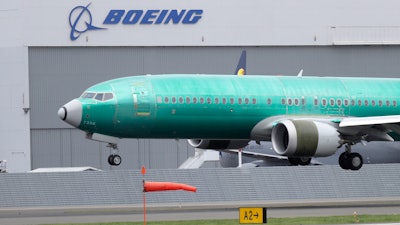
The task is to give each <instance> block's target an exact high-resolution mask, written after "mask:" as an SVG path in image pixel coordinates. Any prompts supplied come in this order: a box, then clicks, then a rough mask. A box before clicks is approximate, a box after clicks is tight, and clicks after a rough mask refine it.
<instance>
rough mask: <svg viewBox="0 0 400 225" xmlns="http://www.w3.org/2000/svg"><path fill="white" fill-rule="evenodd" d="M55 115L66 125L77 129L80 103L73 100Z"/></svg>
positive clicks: (79, 117)
mask: <svg viewBox="0 0 400 225" xmlns="http://www.w3.org/2000/svg"><path fill="white" fill-rule="evenodd" d="M57 114H58V117H60V119H62V120H64V121H65V122H66V123H68V124H70V125H72V126H74V127H79V125H80V124H81V120H82V103H81V102H80V101H78V100H76V99H74V100H72V101H70V102H68V103H67V104H65V105H64V106H63V107H61V108H60V109H59V110H58V112H57Z"/></svg>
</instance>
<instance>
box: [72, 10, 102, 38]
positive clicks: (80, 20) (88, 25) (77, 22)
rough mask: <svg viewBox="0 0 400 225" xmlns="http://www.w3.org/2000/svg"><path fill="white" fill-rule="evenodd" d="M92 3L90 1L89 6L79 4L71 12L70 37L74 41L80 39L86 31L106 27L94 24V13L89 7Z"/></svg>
mask: <svg viewBox="0 0 400 225" xmlns="http://www.w3.org/2000/svg"><path fill="white" fill-rule="evenodd" d="M90 4H92V3H89V4H88V5H87V6H77V7H75V8H73V9H72V10H71V12H70V13H69V25H70V26H71V33H70V35H69V38H70V39H71V40H72V41H75V40H76V39H78V38H79V36H81V34H83V33H85V32H86V31H90V30H102V29H106V28H102V27H96V26H93V25H92V14H91V13H90V11H89V9H88V7H89V6H90Z"/></svg>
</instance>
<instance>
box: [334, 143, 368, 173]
mask: <svg viewBox="0 0 400 225" xmlns="http://www.w3.org/2000/svg"><path fill="white" fill-rule="evenodd" d="M345 148H346V151H345V152H343V153H342V154H341V155H340V156H339V165H340V167H341V168H342V169H344V170H359V169H360V168H361V167H362V165H363V158H362V156H361V155H360V154H358V153H357V152H351V145H350V144H346V145H345Z"/></svg>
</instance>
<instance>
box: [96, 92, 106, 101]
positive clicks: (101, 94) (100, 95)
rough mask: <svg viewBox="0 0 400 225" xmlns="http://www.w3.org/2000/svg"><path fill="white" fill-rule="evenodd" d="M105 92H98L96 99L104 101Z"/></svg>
mask: <svg viewBox="0 0 400 225" xmlns="http://www.w3.org/2000/svg"><path fill="white" fill-rule="evenodd" d="M103 95H104V94H103V93H98V94H97V95H96V97H95V99H96V100H99V101H103Z"/></svg>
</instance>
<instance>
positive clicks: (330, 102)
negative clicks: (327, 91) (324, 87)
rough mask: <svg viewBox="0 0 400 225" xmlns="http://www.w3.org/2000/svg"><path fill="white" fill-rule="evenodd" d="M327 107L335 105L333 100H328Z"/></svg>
mask: <svg viewBox="0 0 400 225" xmlns="http://www.w3.org/2000/svg"><path fill="white" fill-rule="evenodd" d="M329 105H331V106H334V105H335V99H333V98H331V99H329Z"/></svg>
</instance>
